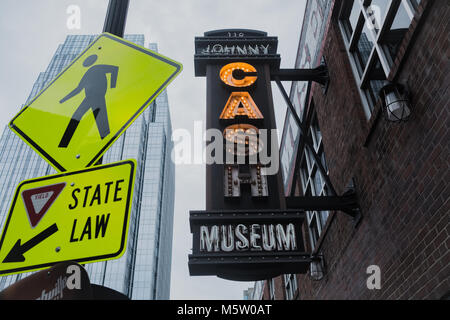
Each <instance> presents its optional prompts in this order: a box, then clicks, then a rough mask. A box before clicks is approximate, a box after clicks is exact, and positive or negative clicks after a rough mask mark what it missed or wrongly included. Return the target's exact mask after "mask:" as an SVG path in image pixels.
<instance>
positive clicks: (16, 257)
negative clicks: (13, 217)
mask: <svg viewBox="0 0 450 320" xmlns="http://www.w3.org/2000/svg"><path fill="white" fill-rule="evenodd" d="M56 231H58V226H57V225H56V223H54V224H52V225H51V226H50V227H48V228H47V229H45V230H44V231H42V232H41V233H39V234H38V235H36V236H34V237H33V238H31V239H30V240H28V241H27V242H25V243H24V244H21V242H20V241H21V240H22V239H19V240H17V242H16V244H15V245H14V246H13V247H12V249H11V251H9V253H8V255H7V256H6V258H5V259H4V260H3V262H23V261H25V257H24V256H23V254H24V253H25V252H27V251H28V250H30V249H31V248H33V247H35V246H36V245H38V244H39V243H41V242H42V241H44V240H45V239H47V238H48V237H50V236H51V235H52V234H54V233H55V232H56Z"/></svg>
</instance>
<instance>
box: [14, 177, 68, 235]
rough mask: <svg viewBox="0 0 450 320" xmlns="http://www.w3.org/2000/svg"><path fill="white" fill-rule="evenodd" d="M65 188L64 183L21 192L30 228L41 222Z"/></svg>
mask: <svg viewBox="0 0 450 320" xmlns="http://www.w3.org/2000/svg"><path fill="white" fill-rule="evenodd" d="M65 186H66V183H65V182H63V183H57V184H52V185H49V186H44V187H39V188H34V189H29V190H24V191H23V192H22V199H23V202H24V204H25V209H26V211H27V214H28V220H29V221H30V224H31V227H32V228H34V227H36V225H37V224H38V223H39V221H41V219H42V217H43V216H44V215H45V213H46V212H47V211H48V209H49V208H50V206H51V205H52V204H53V203H54V202H55V200H56V198H57V197H58V196H59V194H60V193H61V191H62V190H63V189H64V187H65Z"/></svg>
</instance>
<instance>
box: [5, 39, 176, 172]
mask: <svg viewBox="0 0 450 320" xmlns="http://www.w3.org/2000/svg"><path fill="white" fill-rule="evenodd" d="M181 69H182V65H181V64H180V63H178V62H175V61H173V60H171V59H169V58H167V57H164V56H162V55H160V54H158V53H155V52H153V51H151V50H149V49H146V48H144V47H141V46H138V45H136V44H134V43H131V42H128V41H126V40H124V39H122V38H119V37H116V36H114V35H111V34H109V33H104V34H102V35H100V36H99V37H98V38H97V39H96V40H95V41H93V42H92V43H91V44H90V45H89V46H88V47H87V48H86V50H84V51H83V52H82V53H81V54H80V55H79V56H78V57H77V58H76V59H75V60H74V61H73V62H72V63H70V65H69V66H68V67H66V68H65V69H64V70H63V71H62V72H61V73H60V74H59V75H58V76H56V78H55V79H54V80H53V81H52V82H50V84H49V85H47V87H46V88H45V89H43V90H42V91H41V92H40V93H39V94H37V95H36V97H35V98H34V99H33V100H32V101H31V102H30V103H29V104H28V105H26V106H25V107H24V108H23V109H22V110H21V111H20V112H19V113H18V114H17V115H16V116H15V117H14V118H13V119H12V120H11V121H10V124H9V126H10V128H11V129H12V130H13V131H14V132H15V133H17V134H18V135H19V136H20V137H21V138H22V139H23V140H24V141H25V142H26V143H27V144H28V145H30V146H31V147H32V148H33V149H34V150H35V151H36V152H38V153H39V154H40V155H41V156H42V157H43V158H44V159H46V160H47V161H48V162H49V163H50V164H51V165H52V166H53V167H54V168H55V169H56V170H58V171H68V170H76V169H80V168H84V167H89V166H91V165H94V164H95V163H96V162H97V160H98V159H99V158H100V157H101V156H102V155H103V153H105V151H106V150H107V149H108V148H109V147H110V146H111V145H112V144H113V143H114V141H116V140H117V138H118V137H119V136H120V135H121V134H122V133H123V132H124V131H125V130H126V129H127V128H128V127H129V126H130V125H131V123H132V122H133V121H134V120H135V119H136V118H137V117H138V116H139V115H140V114H141V113H142V112H143V111H144V110H145V108H146V107H148V106H149V105H150V103H151V102H152V101H153V100H154V99H155V98H156V97H157V96H158V95H159V94H160V93H161V92H162V91H163V90H164V89H165V88H166V87H167V85H168V84H169V83H170V82H171V81H172V80H173V79H174V78H175V77H176V76H177V75H178V74H179V73H180V72H181Z"/></svg>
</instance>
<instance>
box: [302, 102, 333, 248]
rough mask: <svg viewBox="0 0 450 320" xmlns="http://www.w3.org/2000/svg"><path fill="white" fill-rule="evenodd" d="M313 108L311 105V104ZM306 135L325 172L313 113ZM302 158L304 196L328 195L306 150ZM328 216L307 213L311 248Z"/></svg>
mask: <svg viewBox="0 0 450 320" xmlns="http://www.w3.org/2000/svg"><path fill="white" fill-rule="evenodd" d="M311 108H313V103H311ZM308 134H309V135H310V136H311V137H312V141H313V146H314V150H315V151H316V153H317V155H318V156H319V158H320V159H321V162H322V165H323V166H324V168H325V169H326V170H327V165H326V161H325V152H324V147H323V143H322V134H321V131H320V127H319V122H318V120H317V115H316V114H315V113H314V114H313V116H312V118H311V126H310V128H309V130H308ZM303 153H304V154H303V157H302V161H301V163H300V174H299V176H300V180H301V186H302V191H303V195H304V196H326V195H328V189H327V187H326V185H325V181H324V179H323V177H322V175H321V174H320V171H319V169H318V167H317V164H316V163H315V161H314V160H313V157H312V155H311V153H310V151H309V150H308V149H306V148H305V149H304V150H303ZM328 216H329V212H328V211H307V212H306V217H307V222H308V229H309V230H308V231H309V236H310V241H311V246H312V248H314V247H315V245H316V243H317V241H319V238H320V234H321V233H322V229H323V227H324V226H325V224H326V222H327V219H328Z"/></svg>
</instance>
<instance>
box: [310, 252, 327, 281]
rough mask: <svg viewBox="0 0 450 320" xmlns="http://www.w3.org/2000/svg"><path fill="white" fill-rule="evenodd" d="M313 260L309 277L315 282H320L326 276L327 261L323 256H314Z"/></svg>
mask: <svg viewBox="0 0 450 320" xmlns="http://www.w3.org/2000/svg"><path fill="white" fill-rule="evenodd" d="M311 258H312V259H311V264H310V265H309V277H310V278H311V280H313V281H320V280H322V279H323V277H324V276H325V261H324V258H323V255H321V254H320V255H314V256H312V257H311Z"/></svg>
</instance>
